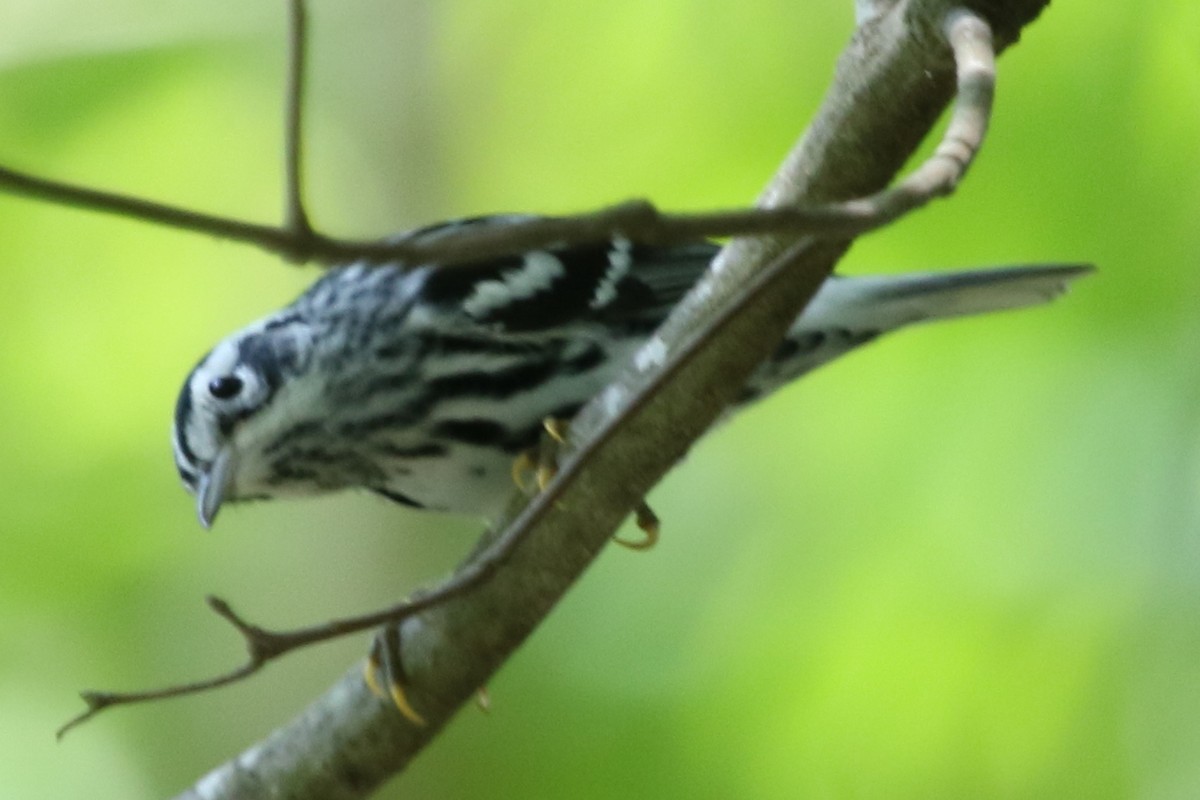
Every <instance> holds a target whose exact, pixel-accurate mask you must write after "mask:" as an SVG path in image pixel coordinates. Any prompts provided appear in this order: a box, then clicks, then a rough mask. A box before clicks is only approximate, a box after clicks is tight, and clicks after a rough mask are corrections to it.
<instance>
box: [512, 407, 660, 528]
mask: <svg viewBox="0 0 1200 800" xmlns="http://www.w3.org/2000/svg"><path fill="white" fill-rule="evenodd" d="M542 430H543V431H544V433H543V435H542V438H541V441H540V442H539V443H538V446H537V447H535V448H530V449H529V450H526V451H525V452H523V453H521V454H520V455H519V456H517V458H516V460H515V461H513V466H512V477H513V483H515V484H516V485H517V488H518V489H520V490H521V491H522V492H524V493H525V494H528V495H533V494H535V493H536V492H537V491H542V490H543V489H545V488H546V487H547V486H549V485H550V481H552V480H554V476H555V475H556V474H557V473H558V454H559V451H560V450H561V449H562V446H563V445H565V444H566V442H567V432H568V430H569V423H567V422H566V421H564V420H561V419H556V418H555V417H546V418H545V419H544V420H542ZM530 475H532V476H533V483H534V484H536V485H531V483H530V480H529V477H530ZM633 515H634V521H635V522H636V523H637V526H638V527H639V528H641V529H642V531H643V532H644V533H645V534H646V535H645V537H644V538H643V539H641V540H639V541H630V540H628V539H622V538H621V537H620V536H614V537H613V541H614V542H616V543H617V544H619V545H621V546H622V547H628V548H629V549H630V550H649V549H650V548H651V547H654V545H655V544H657V543H658V536H659V530H660V525H659V520H658V516H657V515H656V514H655V513H654V512H653V511H652V510H651V509H650V506H648V505H646V501H645V500H639V501H638V503H637V505H636V506H634V509H633Z"/></svg>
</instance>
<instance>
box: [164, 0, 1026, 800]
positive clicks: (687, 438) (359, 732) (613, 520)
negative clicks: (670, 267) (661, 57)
mask: <svg viewBox="0 0 1200 800" xmlns="http://www.w3.org/2000/svg"><path fill="white" fill-rule="evenodd" d="M1045 2H1046V0H1013V1H1012V2H1000V1H999V0H996V1H995V2H990V3H988V4H987V5H988V10H989V15H988V18H989V21H990V22H991V23H992V24H993V26H995V29H996V31H997V34H998V36H997V38H998V40H999V41H1000V42H1001V43H1002V44H1003V43H1008V42H1012V41H1014V40H1015V39H1016V37H1017V35H1018V33H1019V32H1020V30H1021V28H1022V27H1023V26H1024V25H1026V24H1028V23H1029V22H1030V21H1032V19H1033V18H1034V17H1035V16H1036V14H1037V13H1038V12H1039V11H1040V10H1041V8H1042V7H1043V6H1044V5H1045ZM948 11H950V9H949V8H948V6H947V4H946V3H944V2H937V0H928V1H927V2H923V1H922V0H909V1H908V2H900V3H899V4H897V6H896V7H895V8H894V9H892V10H890V11H889V12H887V13H886V14H884V15H883V16H880V17H878V18H875V19H873V20H872V23H871V25H870V26H868V28H866V29H864V30H861V31H860V32H859V34H858V35H857V36H856V37H855V40H854V41H853V42H852V43H851V45H850V47H849V48H848V49H847V52H846V54H845V55H844V56H843V58H842V61H841V62H840V64H839V69H838V73H837V76H836V78H835V83H834V86H833V88H832V89H831V91H830V93H829V95H828V96H827V98H826V101H825V103H824V104H823V106H822V108H821V111H820V112H819V114H818V116H817V119H816V120H815V122H814V123H813V125H812V127H811V128H810V130H809V131H808V133H807V134H806V135H805V137H804V138H803V139H802V140H801V142H800V144H799V145H798V146H797V148H796V149H795V150H794V151H793V152H792V153H791V154H790V155H789V158H788V159H787V161H786V162H785V164H784V166H783V167H782V168H781V170H780V172H779V173H778V175H777V176H776V178H775V179H774V180H773V181H772V183H771V184H770V185H769V186H768V188H767V190H766V192H765V193H764V195H763V197H762V198H761V199H760V203H761V204H762V205H764V206H768V207H778V206H781V205H784V204H795V203H799V202H803V201H807V202H813V203H820V202H828V201H830V200H833V201H836V200H838V199H840V198H845V197H855V196H859V195H862V194H867V193H870V192H875V191H878V190H879V189H880V187H882V186H884V185H885V184H886V183H887V181H888V180H890V178H891V176H892V175H893V174H894V173H895V171H896V170H897V169H899V167H900V165H901V164H902V163H903V161H904V159H905V158H906V157H907V156H908V155H909V154H910V153H911V152H912V150H913V149H914V148H915V146H916V144H917V143H918V142H919V141H920V139H921V138H922V137H923V136H924V135H925V134H926V133H927V132H928V130H929V128H930V126H931V125H932V123H933V120H934V119H935V117H936V115H937V113H938V111H939V110H940V109H941V108H942V107H943V106H944V104H945V103H946V101H947V100H948V98H949V96H950V93H951V90H952V87H953V80H952V75H953V72H954V69H953V61H952V59H951V58H950V56H949V53H948V50H947V48H945V46H944V45H941V44H938V38H937V37H938V29H939V27H940V26H941V25H942V23H943V22H945V23H946V24H947V25H948V28H949V32H950V36H951V38H952V40H954V41H955V44H956V50H957V51H958V54H959V58H960V70H959V80H960V83H963V84H967V85H964V86H963V94H962V101H963V105H964V106H972V105H974V106H976V107H982V105H986V103H985V102H984V100H985V98H984V97H983V96H982V95H980V94H978V91H979V89H980V88H981V87H982V85H983V84H982V83H979V84H978V85H975V88H971V85H970V84H973V82H978V81H984V77H983V75H984V73H985V72H986V70H982V71H981V70H978V69H974V68H972V69H969V70H966V72H965V73H964V71H963V69H962V68H961V64H962V63H965V62H969V61H971V60H972V58H974V57H976V56H978V55H979V54H981V53H984V54H985V53H986V51H987V37H986V36H985V35H983V34H984V31H985V30H986V26H983V25H981V21H980V20H978V19H976V18H974V17H972V16H971V15H964V14H962V13H959V12H955V13H954V14H948V13H947V12H948ZM972 54H974V55H972ZM985 61H986V58H985ZM988 95H989V96H990V90H989V92H988ZM981 104H982V105H981ZM962 113H963V114H965V115H966V116H962V117H958V115H957V114H956V119H960V120H961V121H962V124H963V125H967V126H968V127H967V128H960V129H959V130H956V131H955V137H954V139H955V141H957V139H958V137H959V136H963V137H964V138H963V139H962V144H963V147H962V148H960V147H959V145H958V144H956V143H955V141H947V142H944V145H945V147H946V151H945V152H943V151H942V148H939V152H938V153H936V154H935V155H934V157H933V158H932V159H931V162H930V163H932V162H937V165H936V166H930V164H926V165H924V166H923V167H922V168H921V169H919V170H918V171H917V173H914V178H918V177H919V178H920V183H921V184H922V185H925V186H926V187H927V189H928V190H929V192H930V193H931V194H932V193H937V192H940V191H942V190H943V189H942V188H939V187H944V190H945V191H949V189H950V188H952V187H953V185H954V183H955V182H956V181H957V179H958V177H961V171H962V169H964V168H965V165H966V163H968V161H969V154H970V153H971V152H973V150H974V148H975V147H976V146H977V144H978V141H977V140H972V139H971V137H970V136H969V135H966V134H969V133H970V131H972V130H973V131H977V132H978V134H979V136H980V137H981V136H982V130H983V127H985V123H986V114H984V115H983V116H982V117H978V118H976V119H975V120H974V122H971V120H970V119H969V117H970V115H969V114H968V113H967V112H965V111H964V112H962ZM951 129H952V130H954V129H955V124H953V123H952V125H951ZM972 141H975V143H974V144H972V143H971V142H972ZM964 153H966V155H965V157H964ZM955 163H957V164H959V165H960V167H959V168H958V169H957V170H955V169H954V168H953V167H952V166H949V167H948V165H952V164H955ZM926 167H928V169H926ZM938 176H942V177H938ZM906 183H907V182H906ZM903 186H905V184H901V186H899V187H897V189H901V188H902V187H903ZM910 188H914V190H915V187H910ZM887 194H888V193H887V192H884V195H887ZM893 196H895V197H896V198H898V199H897V200H896V202H900V203H903V202H907V200H906V195H905V194H904V193H901V194H900V195H893ZM926 199H927V198H926ZM847 246H848V241H847V240H846V239H838V238H833V239H816V238H812V237H807V238H804V239H801V240H799V241H797V240H796V239H795V237H794V236H792V237H789V236H781V235H775V236H771V237H761V238H757V239H738V240H735V241H734V242H732V243H731V244H730V245H729V246H728V247H727V248H726V249H725V250H724V251H723V253H722V255H721V256H720V257H719V258H718V260H717V261H716V262H715V264H714V267H713V269H712V271H711V273H710V275H709V276H707V277H706V278H705V280H704V281H702V282H701V284H699V285H698V286H697V287H696V289H695V290H694V291H693V292H692V293H691V294H690V295H689V297H688V298H687V300H686V301H685V302H684V303H683V304H681V306H680V308H679V309H677V311H676V312H675V313H674V314H672V316H671V318H670V319H669V320H668V321H667V323H666V324H665V325H664V326H663V328H662V329H660V331H659V332H658V333H657V334H655V338H656V339H657V344H658V345H660V347H658V348H656V349H658V350H659V351H661V352H665V353H666V354H667V355H666V357H665V359H663V360H662V361H661V363H655V364H652V366H651V368H649V369H647V370H644V371H639V370H636V369H634V368H632V367H631V368H630V369H629V371H628V372H627V373H626V374H625V375H624V376H623V377H622V379H621V380H619V381H618V382H616V383H614V384H613V385H612V386H610V387H609V388H608V389H606V390H605V391H604V392H603V393H602V394H601V395H600V396H599V397H598V398H597V399H596V400H595V401H593V403H591V404H589V406H588V407H587V408H585V409H584V411H583V412H582V413H581V414H580V416H579V417H578V418H577V419H576V421H575V423H574V425H573V427H572V434H573V436H572V438H573V440H576V439H577V440H578V441H580V442H582V443H581V444H580V445H579V448H578V450H577V451H576V452H575V453H574V455H573V456H572V457H570V458H569V459H568V460H567V462H566V463H565V464H564V465H563V468H562V470H561V471H560V473H559V476H558V477H557V478H556V479H555V480H554V481H553V482H552V484H551V485H550V486H549V487H548V488H547V490H546V491H545V492H543V493H542V494H541V495H539V496H538V497H536V498H535V499H534V500H533V501H532V502H531V503H530V504H529V506H528V507H527V508H525V509H524V510H523V511H522V512H521V513H520V514H519V515H518V516H517V518H516V520H515V521H514V522H513V523H512V525H511V526H510V527H509V528H508V529H507V530H506V531H505V532H504V533H502V534H500V535H499V536H498V537H497V538H494V539H492V540H491V541H490V542H489V543H487V544H485V549H484V550H483V551H482V552H483V553H484V554H485V555H482V556H479V558H481V559H483V562H484V563H491V564H492V567H491V568H490V571H489V573H488V574H487V575H486V576H485V577H486V580H483V579H479V581H478V582H475V579H472V580H471V581H469V582H468V584H469V588H470V589H471V591H469V592H466V593H458V594H452V595H450V596H448V597H447V596H443V597H441V598H439V599H440V600H441V602H438V603H437V604H435V605H432V606H431V607H426V608H424V610H423V611H421V612H420V613H418V614H415V615H413V616H409V617H407V618H406V619H405V620H404V622H403V624H402V626H401V635H402V637H403V642H404V650H403V654H404V659H405V664H404V666H405V671H406V673H407V674H408V676H409V678H410V679H411V682H412V686H411V690H410V694H411V699H412V701H413V703H414V705H416V706H417V707H418V708H419V709H420V710H421V712H422V714H423V715H424V716H425V718H426V719H427V720H428V721H429V724H428V725H427V726H426V727H414V726H412V725H411V724H409V723H407V722H406V721H404V720H403V719H402V718H401V717H400V716H399V715H398V714H397V713H396V712H395V710H394V709H393V708H392V707H390V706H389V705H388V704H386V703H384V702H382V701H380V700H378V699H376V698H375V697H374V696H373V695H371V694H370V692H369V691H368V690H367V688H366V687H365V685H364V683H363V681H362V678H361V673H360V672H359V670H357V669H356V670H354V671H352V672H351V673H348V674H347V675H346V676H344V677H343V678H342V679H341V680H340V681H339V682H338V683H337V684H336V685H335V686H334V687H333V688H332V689H331V690H330V691H329V692H328V693H327V694H326V695H324V696H323V697H321V698H319V699H318V700H317V701H316V702H315V703H314V704H313V705H312V706H311V707H310V708H309V709H308V710H307V711H305V712H304V713H303V714H302V715H301V716H300V717H299V718H297V719H296V720H295V721H293V722H292V723H290V724H289V725H287V726H285V727H283V728H281V729H280V730H278V731H277V732H275V733H274V734H272V735H271V736H270V737H269V738H268V739H267V740H265V741H263V742H262V743H260V744H258V745H255V746H254V747H252V748H251V749H249V750H248V751H246V752H245V753H243V754H242V755H241V756H239V757H238V758H237V759H235V760H234V761H231V762H229V763H228V764H226V765H223V766H222V767H220V768H218V769H217V770H214V771H213V772H212V773H210V774H209V775H208V776H206V777H205V778H203V779H202V780H201V781H200V782H199V783H197V784H196V785H195V786H194V787H193V788H192V789H190V790H189V791H188V792H186V793H184V794H183V795H181V797H185V798H205V800H210V799H211V798H224V797H238V798H251V799H253V798H259V797H264V798H265V797H268V796H272V797H274V796H287V797H291V798H308V797H313V798H316V797H320V798H332V799H333V800H341V799H342V798H346V799H347V800H348V799H349V798H357V797H363V796H365V795H366V794H368V793H369V792H370V791H372V790H373V789H374V788H375V787H377V786H378V785H380V784H381V783H382V782H383V781H385V780H386V779H387V778H388V777H390V776H391V775H393V774H394V773H395V772H396V771H398V770H400V769H402V768H403V766H404V765H405V764H406V763H407V762H408V760H410V759H411V758H412V757H413V755H415V754H416V753H417V752H418V751H419V750H420V749H421V748H422V747H423V746H424V745H425V744H426V743H428V742H429V741H431V740H432V738H433V737H434V736H435V735H436V734H437V731H438V730H439V729H440V728H441V726H442V725H444V724H445V723H446V722H447V721H448V720H449V719H450V717H451V716H452V715H453V713H454V712H455V711H456V710H457V709H458V707H460V706H461V704H462V703H463V702H464V701H466V700H467V699H468V698H469V697H470V696H472V694H473V693H474V691H475V689H476V687H478V686H481V685H483V684H484V683H485V681H486V680H487V677H488V676H489V675H490V674H491V673H492V672H493V671H494V670H495V669H496V668H497V667H498V666H499V665H500V664H501V663H502V662H503V661H504V659H505V658H507V656H508V655H509V654H511V653H512V652H513V651H514V650H515V649H516V647H518V646H519V644H520V643H521V642H522V641H523V640H524V638H525V637H526V636H528V635H529V633H530V632H531V631H532V629H533V628H534V627H535V626H536V625H537V624H538V622H539V621H540V620H541V619H542V618H543V617H544V616H545V614H547V613H548V612H549V610H550V609H551V608H552V607H553V606H554V604H555V603H556V602H557V600H558V599H559V597H560V596H561V595H562V593H563V592H565V591H566V589H567V588H568V587H569V586H570V584H571V583H572V582H573V581H574V580H575V579H576V578H577V577H578V576H579V575H580V574H581V573H582V571H583V570H584V569H585V568H586V567H587V565H588V564H589V563H590V562H591V560H592V559H593V558H594V557H595V555H596V554H597V553H598V552H599V551H600V550H601V549H602V548H603V547H604V545H605V544H606V543H607V542H608V540H609V537H610V535H611V534H612V532H613V531H614V530H615V529H616V527H617V526H618V525H619V523H620V522H621V520H622V518H623V517H624V516H625V515H626V514H627V513H628V510H629V509H631V508H633V507H634V506H635V504H636V503H637V502H638V501H639V500H640V498H641V497H642V496H643V495H644V494H645V493H646V492H647V491H648V490H649V489H650V488H651V487H652V486H653V485H654V484H655V483H656V482H657V481H658V479H659V478H661V476H662V475H663V474H664V473H665V472H666V471H667V470H668V469H669V468H670V467H671V466H672V465H673V464H674V463H675V462H676V461H677V460H678V458H680V457H681V456H682V455H683V454H684V453H685V452H686V450H687V449H688V447H689V446H690V443H691V442H692V441H694V440H695V439H696V438H697V437H699V436H700V435H701V434H702V433H703V432H704V431H705V430H706V429H707V427H708V426H709V425H710V424H711V422H712V421H713V420H714V419H715V418H716V417H717V416H718V415H719V414H720V413H721V411H722V410H723V409H724V408H725V407H726V405H727V404H728V403H729V401H731V400H732V399H733V397H734V395H735V394H736V392H737V391H738V389H739V387H740V385H741V383H742V381H743V380H744V379H745V378H746V377H747V376H748V374H749V373H750V371H751V370H752V369H753V368H754V366H755V365H756V364H758V363H759V362H760V361H761V360H762V358H763V357H764V356H765V355H766V354H767V353H769V352H770V350H771V349H772V348H773V347H774V346H775V344H776V343H777V342H778V340H779V338H780V336H781V335H782V333H783V331H784V330H785V329H786V328H787V326H788V325H789V324H790V322H791V321H792V320H793V319H794V318H795V316H796V315H797V314H798V313H799V312H800V310H801V309H802V307H803V306H804V304H805V303H806V302H807V301H808V299H809V298H810V297H811V295H812V294H813V292H814V291H815V290H816V288H817V287H818V286H819V285H820V283H821V282H822V281H823V279H824V278H825V276H826V275H827V274H828V272H829V271H830V269H831V268H832V266H833V264H834V262H835V261H836V260H837V258H838V257H839V256H840V255H841V253H842V252H843V251H844V250H845V249H846V247H847ZM650 361H653V360H650ZM498 554H499V555H498ZM477 563H480V562H479V561H477V560H469V561H468V562H466V564H465V565H464V567H463V569H462V570H460V572H459V573H457V574H456V576H455V577H453V578H451V585H453V582H454V581H456V580H462V577H461V576H462V575H464V574H466V573H469V572H470V570H472V569H473V567H472V566H471V565H472V564H477ZM435 591H437V590H435ZM426 597H428V595H426ZM422 602H423V601H422Z"/></svg>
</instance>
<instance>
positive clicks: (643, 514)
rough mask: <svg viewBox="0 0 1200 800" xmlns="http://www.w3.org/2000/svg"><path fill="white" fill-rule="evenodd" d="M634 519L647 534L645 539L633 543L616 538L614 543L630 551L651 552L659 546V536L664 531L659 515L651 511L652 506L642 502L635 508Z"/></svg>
mask: <svg viewBox="0 0 1200 800" xmlns="http://www.w3.org/2000/svg"><path fill="white" fill-rule="evenodd" d="M633 519H634V521H635V522H636V523H637V526H638V527H639V528H641V529H642V532H643V533H644V534H646V536H645V538H643V539H640V540H639V541H636V542H633V541H630V540H629V539H622V538H621V537H620V536H614V537H613V541H614V542H616V543H617V544H619V545H621V546H622V547H628V548H629V549H630V550H649V549H650V548H651V547H654V545H656V544H658V534H659V531H660V530H661V529H662V526H661V525H660V524H659V521H658V515H657V514H655V513H654V512H653V511H651V510H650V506H648V505H646V501H645V500H642V501H641V502H639V503H638V504H637V505H636V506H634V508H633Z"/></svg>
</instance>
